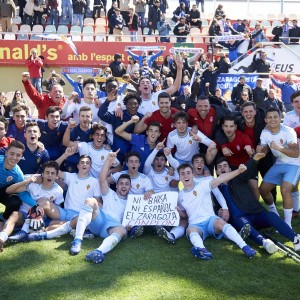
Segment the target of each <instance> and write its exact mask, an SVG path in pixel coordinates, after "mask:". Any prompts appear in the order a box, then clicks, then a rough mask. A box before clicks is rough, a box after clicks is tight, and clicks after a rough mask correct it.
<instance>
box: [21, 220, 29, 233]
mask: <svg viewBox="0 0 300 300" xmlns="http://www.w3.org/2000/svg"><path fill="white" fill-rule="evenodd" d="M29 224H30V219H25V221H24V224H23V226H22V229H21V230H23V231H25V232H27V233H28V232H29Z"/></svg>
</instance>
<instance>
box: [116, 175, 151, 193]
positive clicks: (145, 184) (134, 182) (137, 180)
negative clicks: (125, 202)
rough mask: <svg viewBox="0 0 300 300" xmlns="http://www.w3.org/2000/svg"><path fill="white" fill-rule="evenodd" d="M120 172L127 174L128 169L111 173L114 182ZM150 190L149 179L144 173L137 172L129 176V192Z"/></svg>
mask: <svg viewBox="0 0 300 300" xmlns="http://www.w3.org/2000/svg"><path fill="white" fill-rule="evenodd" d="M122 174H128V171H121V172H117V173H114V174H111V176H112V178H113V180H114V182H115V183H116V182H117V181H118V179H119V177H120V176H121V175H122ZM151 190H153V186H152V183H151V180H150V179H149V177H148V176H146V175H145V174H143V173H140V172H138V175H137V177H134V178H131V188H130V191H129V194H144V193H146V192H148V191H151Z"/></svg>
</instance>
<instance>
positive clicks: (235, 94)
mask: <svg viewBox="0 0 300 300" xmlns="http://www.w3.org/2000/svg"><path fill="white" fill-rule="evenodd" d="M245 91H247V94H248V99H249V101H252V98H253V97H252V89H251V87H250V86H249V85H248V84H246V77H245V76H240V78H239V83H238V84H237V85H236V86H234V88H233V90H232V94H231V100H232V102H233V104H234V105H235V106H236V110H240V107H241V106H242V104H243V102H244V101H243V98H242V92H245Z"/></svg>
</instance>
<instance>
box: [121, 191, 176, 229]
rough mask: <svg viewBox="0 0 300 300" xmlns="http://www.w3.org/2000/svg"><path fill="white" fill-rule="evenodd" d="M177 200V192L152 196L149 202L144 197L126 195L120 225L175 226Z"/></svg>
mask: <svg viewBox="0 0 300 300" xmlns="http://www.w3.org/2000/svg"><path fill="white" fill-rule="evenodd" d="M177 199H178V193H177V192H162V193H157V194H153V195H152V197H151V198H150V199H149V200H144V195H133V194H131V195H128V199H127V204H126V209H125V213H124V217H123V222H122V225H123V226H127V225H130V226H135V225H141V226H150V225H161V226H177V225H178V224H179V214H178V211H177V209H176V206H177Z"/></svg>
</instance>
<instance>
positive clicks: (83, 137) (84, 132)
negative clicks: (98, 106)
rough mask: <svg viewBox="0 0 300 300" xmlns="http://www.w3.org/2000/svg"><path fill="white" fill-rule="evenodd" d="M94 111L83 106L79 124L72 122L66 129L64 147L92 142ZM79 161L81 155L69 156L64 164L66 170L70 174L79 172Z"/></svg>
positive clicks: (80, 111)
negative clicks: (76, 143)
mask: <svg viewBox="0 0 300 300" xmlns="http://www.w3.org/2000/svg"><path fill="white" fill-rule="evenodd" d="M92 115H93V113H92V110H91V108H90V107H88V106H82V107H81V108H80V110H79V124H78V125H77V123H76V122H75V121H71V122H69V124H68V127H67V128H66V131H65V133H64V137H63V145H64V146H65V147H69V145H70V141H71V142H86V143H89V142H91V141H92V140H93V139H92V125H91V122H92ZM78 161H79V154H78V153H75V154H74V155H72V156H69V157H68V158H67V159H66V160H65V163H64V168H65V170H67V171H68V172H71V173H74V172H77V163H78Z"/></svg>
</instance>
